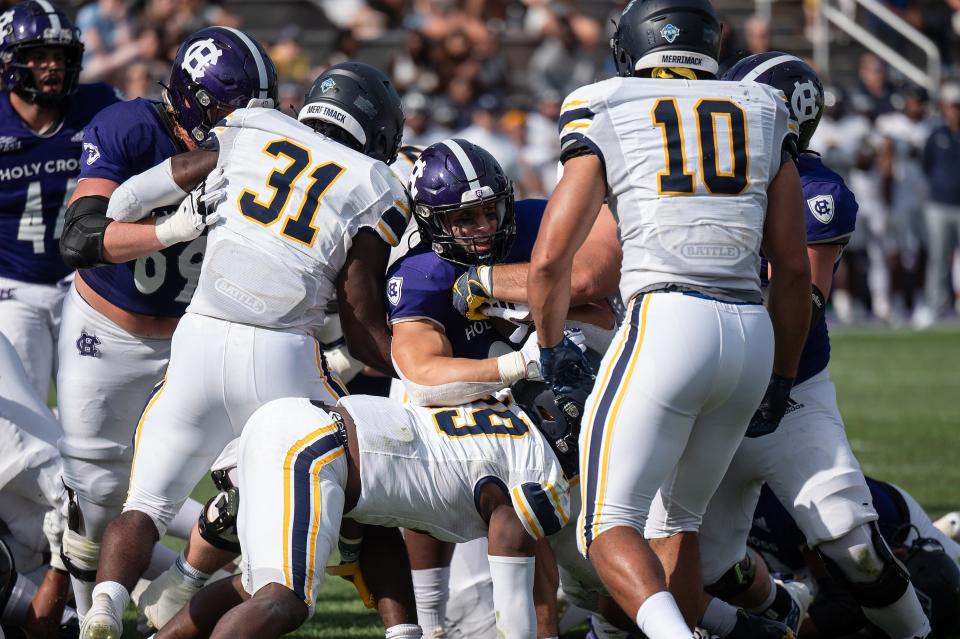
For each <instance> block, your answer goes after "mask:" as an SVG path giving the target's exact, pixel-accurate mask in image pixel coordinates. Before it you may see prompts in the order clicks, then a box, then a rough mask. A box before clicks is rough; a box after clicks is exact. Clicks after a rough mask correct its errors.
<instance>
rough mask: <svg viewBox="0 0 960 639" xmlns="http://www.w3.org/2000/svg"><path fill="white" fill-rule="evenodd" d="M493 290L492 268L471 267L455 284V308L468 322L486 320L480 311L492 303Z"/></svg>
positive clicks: (453, 290)
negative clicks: (482, 307)
mask: <svg viewBox="0 0 960 639" xmlns="http://www.w3.org/2000/svg"><path fill="white" fill-rule="evenodd" d="M492 289H493V274H492V273H491V271H490V267H489V266H471V267H470V268H469V269H467V272H466V273H464V274H463V275H461V276H460V277H458V278H457V281H456V282H454V283H453V289H452V291H451V294H452V297H453V306H454V308H456V309H457V311H458V312H459V313H460V314H461V315H463V316H464V317H466V318H467V319H468V320H473V321H475V322H477V321H481V320H485V319H487V316H486V315H484V314H483V313H482V312H481V311H480V307H481V306H483V305H484V304H486V303H487V302H489V301H490V297H491V295H492Z"/></svg>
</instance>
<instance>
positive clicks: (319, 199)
mask: <svg viewBox="0 0 960 639" xmlns="http://www.w3.org/2000/svg"><path fill="white" fill-rule="evenodd" d="M307 153H309V151H307ZM310 162H311V163H312V162H313V158H312V156H310ZM330 165H333V166H336V167H339V168H340V171H338V172H337V174H336V175H335V176H333V179H332V180H330V182H329V183H328V184H327V186H325V187H324V189H323V190H322V191H320V195H318V196H317V198H316V203H315V205H314V208H313V211H312V212H311V213H310V219H309V220H307V227H308V228H310V229H311V230H312V231H313V238H312V239H311V240H310V241H309V242H304V241H303V240H301V239H299V238H296V237H294V236H292V235H290V234H289V233H287V224H289V223H290V222H298V221H300V218H301V217H302V216H303V214H304V213H305V211H304V209H305V208H306V207H307V204H308V203H309V202H310V200H311V198H310V197H309V193H310V189H312V188H313V185H314V184H316V183H317V178H316V177H314V175H315V174H316V172H317V171H319V170H320V169H322V168H323V167H325V166H330ZM309 167H310V165H309V164H308V165H307V168H309ZM346 172H347V167H345V166H343V165H342V164H340V163H338V162H324V163H323V164H321V165H319V166H316V167H314V169H313V170H312V171H310V178H311V179H310V184H309V185H308V186H307V188H306V190H305V191H304V193H303V202H302V203H301V204H300V208H299V209H298V210H297V212H296V214H293V213H289V214H287V218H286V219H285V220H284V221H283V225H282V226H281V227H280V235H282V236H283V237H285V238H287V239H288V240H293V241H294V242H296V243H297V244H302V245H303V246H306V247H308V248H313V245H314V244H315V243H316V241H317V233H319V232H320V229H318V228H317V227H316V226H314V225H313V222H314V220H316V219H317V212H318V211H320V207H321V206H322V205H323V197H324V196H325V195H326V194H327V191H329V190H330V189H331V187H333V185H334V184H336V182H337V180H339V179H340V176H342V175H343V174H344V173H346ZM302 173H303V172H302V171H301V172H300V173H298V174H297V177H296V178H294V179H293V181H291V182H290V189H291V191H292V190H293V183H294V182H295V181H296V180H297V178H299V177H300V175H302ZM288 199H289V198H288ZM286 208H287V203H286V202H284V204H283V207H282V208H281V209H280V216H279V217H282V216H283V211H284V210H285V209H286ZM278 219H279V218H278Z"/></svg>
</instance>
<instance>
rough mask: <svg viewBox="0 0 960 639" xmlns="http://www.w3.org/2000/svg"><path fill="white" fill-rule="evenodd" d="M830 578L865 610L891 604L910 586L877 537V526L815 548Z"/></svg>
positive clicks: (875, 524) (905, 571)
mask: <svg viewBox="0 0 960 639" xmlns="http://www.w3.org/2000/svg"><path fill="white" fill-rule="evenodd" d="M817 554H818V555H819V556H820V559H822V560H823V563H824V565H825V566H826V567H827V572H828V573H829V574H830V576H831V577H833V578H834V579H836V580H837V581H839V582H840V583H842V584H843V585H844V586H846V587H847V588H848V589H849V590H850V594H851V595H853V598H854V599H856V601H857V603H858V604H860V605H861V606H863V607H864V608H883V607H885V606H889V605H890V604H892V603H894V602H895V601H897V600H898V599H900V597H902V596H903V593H904V592H906V590H907V587H908V586H909V585H910V575H909V573H908V572H907V570H906V568H904V567H903V564H901V563H900V562H899V561H897V559H896V557H894V556H893V553H892V552H891V551H890V548H889V547H888V546H887V543H886V542H885V541H884V540H883V537H881V536H880V528H879V527H878V526H877V522H875V521H874V522H871V523H870V524H867V525H866V526H860V527H859V528H856V529H855V530H852V531H850V532H849V533H847V534H846V535H844V536H843V537H841V538H840V539H836V540H833V541H827V542H824V543H822V544H820V545H819V546H817Z"/></svg>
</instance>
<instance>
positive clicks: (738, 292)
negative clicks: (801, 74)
mask: <svg viewBox="0 0 960 639" xmlns="http://www.w3.org/2000/svg"><path fill="white" fill-rule="evenodd" d="M719 37H720V26H719V23H718V21H717V18H716V16H715V14H714V11H713V8H712V7H711V5H710V4H709V2H707V0H643V1H638V2H631V3H630V4H628V5H627V8H626V9H625V10H624V13H623V16H622V17H621V20H620V23H619V26H618V28H617V32H616V34H615V36H614V39H613V47H614V60H615V62H616V65H617V69H618V72H619V75H620V77H617V78H613V79H610V80H606V81H603V82H599V83H597V84H593V85H589V86H586V87H583V88H581V89H578V90H577V91H575V92H574V93H573V94H571V95H570V96H569V97H568V98H567V100H566V101H565V102H564V105H563V108H562V111H561V116H560V129H561V145H562V152H561V161H563V162H564V173H563V177H562V179H561V181H560V183H559V184H558V186H557V188H556V190H555V191H554V193H553V196H552V197H551V199H550V203H549V205H548V208H547V213H546V217H545V219H544V223H543V227H542V229H541V231H540V235H539V236H538V238H537V244H536V247H535V248H534V253H533V259H532V262H531V266H530V275H529V279H528V287H529V289H530V291H529V294H530V301H531V309H532V312H533V316H534V319H535V322H536V325H537V334H538V336H539V339H540V344H541V355H540V357H541V367H542V369H543V374H544V377H545V378H546V379H547V380H548V381H549V382H551V383H552V384H553V385H554V388H555V391H556V392H558V394H563V392H564V391H565V390H566V388H569V387H571V386H574V387H577V386H579V387H583V386H589V385H590V384H591V383H592V381H593V380H592V376H590V375H589V373H587V367H586V366H585V362H583V358H582V355H581V354H580V352H579V349H577V348H575V346H573V345H571V344H568V343H567V342H566V341H564V340H562V337H563V335H562V329H563V321H562V319H563V317H564V314H565V312H566V310H567V307H568V305H569V282H570V266H571V263H572V256H573V254H574V252H575V251H576V249H577V247H578V246H579V244H580V243H581V242H582V240H583V238H584V237H585V236H586V234H587V231H588V230H589V228H590V226H591V225H592V223H593V220H594V218H595V216H596V214H597V212H598V211H599V209H600V206H601V204H602V203H603V200H604V198H606V199H607V201H608V203H609V205H610V208H611V210H612V211H613V213H614V215H615V216H616V218H617V223H618V225H619V230H620V239H621V244H622V246H623V265H622V268H621V281H620V290H621V294H622V297H623V299H624V300H625V301H629V306H628V309H627V320H626V321H625V322H624V324H623V326H622V327H621V328H620V331H619V333H618V335H617V336H616V337H615V338H614V341H613V344H612V345H611V347H610V349H609V350H608V351H607V354H606V356H605V357H604V361H603V362H602V364H601V367H600V372H599V375H598V377H599V379H598V383H597V385H596V387H595V388H594V389H593V392H592V394H591V396H590V398H589V400H588V402H587V407H586V412H585V417H586V419H585V422H584V428H583V429H582V431H581V435H580V450H581V466H580V479H581V495H582V497H583V509H582V512H581V515H580V517H579V519H578V522H577V525H578V528H579V530H578V543H579V544H580V549H581V552H583V553H584V554H587V555H588V557H589V558H590V560H591V562H592V563H593V565H594V566H595V567H596V569H597V571H598V573H599V574H600V577H601V578H602V579H603V582H604V583H605V584H606V586H607V588H608V589H609V590H610V593H611V594H612V595H613V597H614V598H615V600H616V601H617V603H618V604H619V605H620V607H621V608H622V609H623V610H624V611H625V612H626V613H627V614H628V615H629V616H631V617H632V618H634V619H635V620H636V623H637V626H638V627H640V629H641V630H643V632H644V633H646V635H647V636H648V637H650V639H676V638H677V637H690V636H691V628H692V626H693V624H694V622H695V621H696V617H697V613H698V612H699V608H700V597H701V584H700V567H699V561H698V551H697V535H696V533H697V530H698V527H699V524H700V519H701V517H702V515H703V512H704V510H705V508H706V505H707V501H708V500H709V498H710V495H711V494H712V493H713V491H714V490H715V489H716V486H717V484H719V482H720V479H721V477H722V476H723V473H724V471H725V470H726V468H727V465H728V464H729V462H730V459H731V457H732V456H733V453H734V452H735V450H736V447H737V444H738V443H739V441H740V439H741V438H742V437H743V434H744V432H745V431H746V428H747V425H748V423H749V422H750V420H751V416H752V415H753V413H754V411H755V410H756V409H757V406H758V405H759V404H760V403H761V399H765V402H764V407H763V408H764V412H763V415H762V418H763V419H764V420H769V421H772V422H775V421H777V420H778V418H779V416H782V414H783V411H784V410H785V408H786V400H787V395H788V392H789V388H790V384H791V379H792V378H793V376H794V375H795V374H796V368H797V361H798V359H799V356H800V350H801V347H802V345H803V340H804V338H805V336H806V332H807V326H808V324H809V320H810V318H809V315H810V312H809V309H810V272H809V265H808V264H807V260H806V253H805V251H804V248H805V244H804V241H803V228H804V227H803V223H804V222H803V212H802V209H801V205H802V199H801V194H800V183H799V178H798V175H797V169H796V166H795V165H794V164H793V162H792V161H790V158H791V155H790V152H789V151H788V148H789V145H790V143H791V139H790V137H789V136H788V132H789V129H790V122H789V113H788V111H787V109H786V106H785V104H784V102H783V96H782V94H780V93H779V92H777V91H775V90H773V89H771V88H770V87H764V86H760V85H747V84H743V85H740V84H734V83H720V82H712V81H710V79H711V78H713V77H714V75H715V74H716V71H717V61H716V58H717V54H718V49H719ZM794 126H795V124H794ZM761 245H762V247H763V250H764V253H765V254H766V256H767V257H768V258H769V259H770V261H771V262H772V263H774V264H775V265H776V266H775V270H776V271H777V277H776V278H775V280H774V281H773V283H772V288H773V289H774V290H772V291H771V296H770V303H769V308H770V312H769V315H768V313H767V310H766V309H765V308H764V307H763V305H762V304H761V294H760V281H759V276H758V268H759V262H760V257H759V250H760V248H761ZM771 319H772V322H771ZM774 335H776V348H775V347H774ZM771 368H772V370H773V375H772V376H771ZM768 382H769V384H768ZM764 388H767V395H766V398H765V397H764ZM654 499H657V500H658V503H659V504H660V505H661V506H662V509H661V510H662V512H663V513H664V516H663V517H662V518H661V520H658V521H653V520H649V521H648V514H649V512H650V508H651V503H652V502H653V500H654ZM645 527H646V534H645V533H644V528H645ZM645 536H646V537H647V538H651V539H650V541H647V539H645ZM668 588H669V590H668ZM681 610H682V614H681Z"/></svg>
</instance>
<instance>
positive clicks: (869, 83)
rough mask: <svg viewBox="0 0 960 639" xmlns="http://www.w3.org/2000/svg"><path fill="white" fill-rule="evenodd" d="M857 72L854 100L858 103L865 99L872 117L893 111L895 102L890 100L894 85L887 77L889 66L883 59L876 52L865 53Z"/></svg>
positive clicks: (865, 107) (861, 57)
mask: <svg viewBox="0 0 960 639" xmlns="http://www.w3.org/2000/svg"><path fill="white" fill-rule="evenodd" d="M857 74H858V76H857V87H856V89H855V95H854V96H853V97H852V100H853V101H854V102H857V103H859V102H860V101H863V102H864V104H863V108H864V109H866V110H867V112H868V113H869V115H870V116H871V119H876V117H877V116H878V115H881V114H883V113H887V112H889V111H893V104H892V103H891V102H890V98H891V96H892V95H893V86H892V85H891V84H890V81H889V80H888V79H887V66H886V65H885V64H884V63H883V61H882V60H880V58H878V57H877V56H876V54H873V53H870V52H867V53H864V54H863V55H862V56H860V65H859V67H858V69H857Z"/></svg>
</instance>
